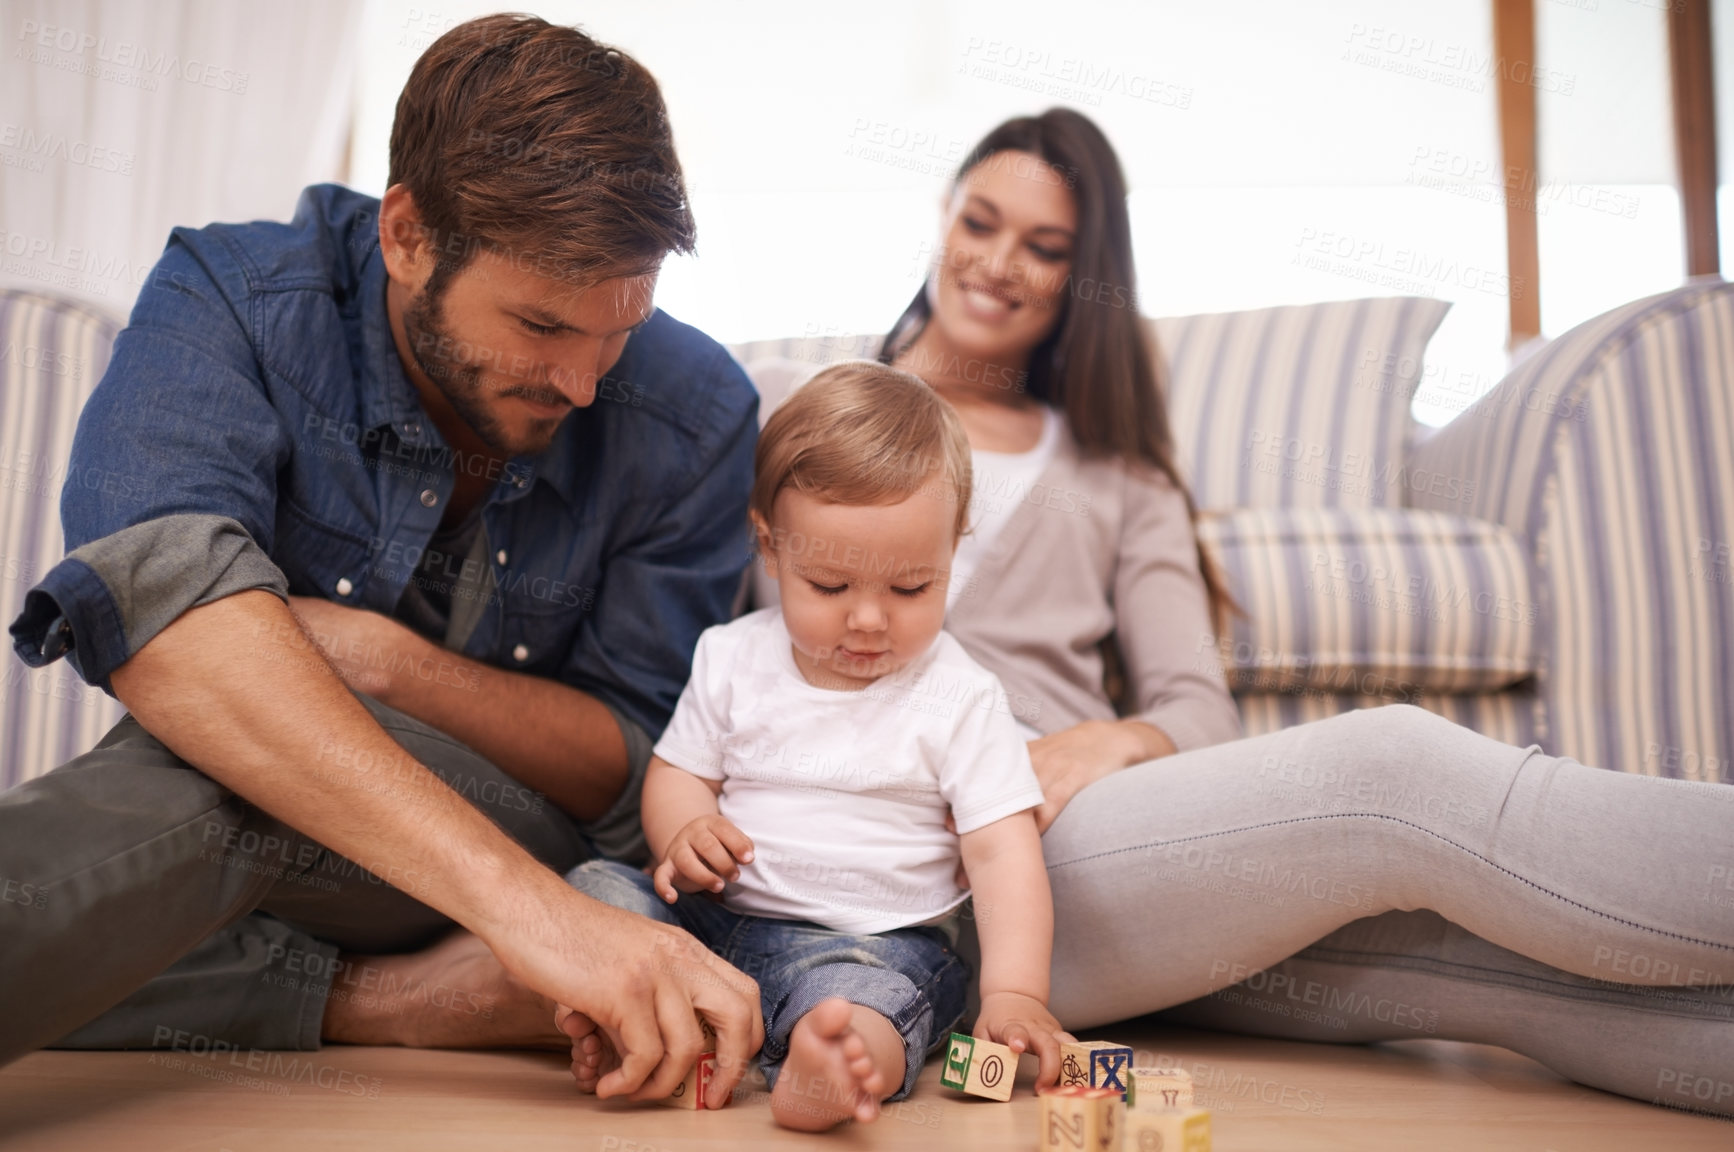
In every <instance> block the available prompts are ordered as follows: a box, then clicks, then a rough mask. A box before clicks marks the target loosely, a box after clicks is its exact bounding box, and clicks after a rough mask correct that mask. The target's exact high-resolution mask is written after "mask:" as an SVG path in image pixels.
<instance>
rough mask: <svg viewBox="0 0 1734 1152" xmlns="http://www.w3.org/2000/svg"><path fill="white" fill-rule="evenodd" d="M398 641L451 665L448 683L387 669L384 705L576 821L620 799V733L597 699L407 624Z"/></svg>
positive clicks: (622, 777)
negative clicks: (453, 647)
mask: <svg viewBox="0 0 1734 1152" xmlns="http://www.w3.org/2000/svg"><path fill="white" fill-rule="evenodd" d="M404 643H405V644H406V645H409V646H411V647H414V646H421V647H422V652H421V653H420V656H421V658H422V659H432V660H438V661H442V662H445V663H448V664H450V665H451V666H452V668H453V670H454V675H453V677H452V678H451V681H449V682H442V681H441V679H440V678H439V677H438V676H437V675H436V676H435V677H432V678H428V677H423V676H417V675H410V676H406V675H402V674H397V675H394V676H392V678H391V683H390V688H389V689H388V690H387V691H386V692H384V693H382V694H381V697H380V698H381V700H382V701H383V702H384V703H386V704H390V705H391V706H392V707H393V708H396V709H397V710H398V711H400V712H407V713H409V714H410V715H411V716H414V717H415V718H416V719H417V720H420V721H421V722H422V723H424V724H428V725H431V726H433V727H435V728H438V729H439V730H440V731H441V732H444V733H445V734H446V735H448V736H451V737H453V738H454V739H457V740H462V741H463V742H464V743H465V744H468V745H469V746H470V747H471V748H474V749H475V750H476V751H477V752H479V753H481V754H482V756H483V757H485V758H486V759H488V760H489V761H491V762H492V763H493V764H495V765H496V766H498V767H499V768H500V770H501V771H503V772H505V773H507V774H508V775H510V776H511V777H513V778H514V779H516V780H517V781H518V782H519V783H520V784H523V785H525V786H526V787H529V788H534V789H535V790H536V791H538V792H541V793H542V794H543V795H545V796H547V797H548V799H549V800H551V801H553V802H554V804H556V805H557V806H558V807H559V808H560V809H561V810H562V811H565V812H568V813H570V814H571V815H572V816H574V817H576V818H577V819H579V820H595V819H597V818H598V817H600V816H601V815H602V814H603V813H605V812H607V811H608V809H609V808H611V807H613V805H614V802H615V801H616V800H618V799H619V798H620V791H621V789H623V788H624V787H626V780H627V776H628V769H627V763H626V739H625V737H623V736H622V735H621V734H620V725H618V724H616V723H615V721H614V716H613V714H612V713H610V712H609V711H608V708H607V706H606V705H604V704H603V703H602V701H600V700H598V699H596V697H594V696H591V695H589V694H587V693H584V692H580V691H578V689H576V688H572V687H568V686H567V685H565V684H562V683H560V682H559V681H558V680H549V679H547V678H545V677H542V676H531V675H528V674H527V673H523V672H510V671H506V670H505V669H501V668H495V667H493V666H491V665H488V664H482V663H480V662H478V661H475V660H471V659H469V658H467V657H464V656H460V655H458V654H456V653H454V652H451V651H449V650H447V649H445V648H441V647H439V646H437V645H435V644H433V643H432V642H430V641H427V640H424V639H422V638H421V637H419V636H417V635H415V634H414V633H413V632H409V631H408V630H407V629H405V630H404ZM454 684H462V685H464V686H465V687H464V688H463V689H462V690H458V689H456V688H454ZM472 686H473V690H472Z"/></svg>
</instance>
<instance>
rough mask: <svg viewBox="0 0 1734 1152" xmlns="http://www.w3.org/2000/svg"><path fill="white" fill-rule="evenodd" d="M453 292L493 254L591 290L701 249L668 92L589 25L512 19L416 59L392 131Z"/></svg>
mask: <svg viewBox="0 0 1734 1152" xmlns="http://www.w3.org/2000/svg"><path fill="white" fill-rule="evenodd" d="M389 182H390V183H391V184H403V185H405V186H406V187H407V188H408V189H409V193H410V195H411V196H412V197H413V198H414V199H415V204H416V208H417V210H418V211H419V212H420V214H421V219H422V223H423V224H424V225H425V226H426V227H427V228H428V230H429V233H430V235H431V238H432V239H433V241H434V242H435V244H436V245H437V246H438V253H439V256H438V263H437V265H436V267H437V268H438V271H439V273H440V274H441V275H440V279H441V280H443V279H445V278H446V277H449V276H450V275H451V274H452V273H454V272H456V271H457V270H459V269H461V268H462V267H463V266H464V265H466V264H467V263H468V262H469V261H470V259H471V258H472V257H473V256H474V255H475V253H476V251H477V250H478V249H480V248H487V249H488V250H490V251H493V252H495V253H497V254H499V255H502V256H505V257H507V258H509V259H511V260H512V261H513V262H514V264H515V266H517V267H519V268H521V269H522V270H524V271H530V272H535V273H537V274H538V275H544V276H549V277H551V278H556V279H564V280H568V281H571V282H572V283H574V284H578V285H589V284H593V283H595V282H597V281H600V280H604V279H611V278H613V277H616V276H636V275H642V274H645V273H648V272H653V271H655V269H656V268H657V267H658V266H659V265H660V264H661V262H662V259H663V257H664V256H666V255H667V254H668V253H670V252H691V251H692V250H693V244H694V240H695V238H696V229H695V227H694V225H693V219H692V211H691V209H690V208H689V206H688V204H687V200H686V186H685V183H684V181H683V179H682V177H681V171H680V161H679V160H678V159H677V158H676V157H675V154H674V138H673V136H672V134H671V133H670V131H669V125H668V111H667V109H666V108H665V107H664V106H663V103H662V93H661V91H660V90H659V89H658V88H657V86H656V80H655V78H653V77H652V76H651V75H650V73H649V72H648V71H646V70H645V68H644V66H643V65H642V64H640V63H638V61H636V60H634V59H633V58H632V57H630V56H628V55H626V53H624V52H622V51H620V50H619V49H617V48H611V47H609V46H608V45H606V44H599V43H597V42H596V41H595V40H592V39H591V38H590V37H589V36H586V35H585V34H584V33H583V32H580V31H579V30H578V29H576V28H567V27H562V26H560V25H557V24H550V23H548V22H547V21H546V20H542V19H539V18H537V17H535V16H526V15H522V14H515V13H502V14H500V15H495V16H483V17H481V18H480V19H476V20H471V21H469V22H467V23H464V24H459V25H458V26H457V27H455V28H453V29H452V30H451V31H449V32H447V33H446V34H445V35H443V36H441V37H440V38H439V39H438V40H435V41H434V42H433V44H432V45H431V46H429V48H428V50H427V51H426V52H424V53H423V54H422V57H421V59H420V60H417V61H416V64H415V68H414V70H413V71H411V72H410V76H409V82H408V83H407V84H405V85H404V88H403V94H402V95H401V96H399V97H398V101H397V118H396V120H395V121H393V123H392V126H391V175H390V179H389Z"/></svg>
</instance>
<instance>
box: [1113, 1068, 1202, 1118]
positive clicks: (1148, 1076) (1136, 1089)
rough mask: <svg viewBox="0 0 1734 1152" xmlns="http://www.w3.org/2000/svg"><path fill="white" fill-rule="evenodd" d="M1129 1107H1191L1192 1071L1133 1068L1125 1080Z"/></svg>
mask: <svg viewBox="0 0 1734 1152" xmlns="http://www.w3.org/2000/svg"><path fill="white" fill-rule="evenodd" d="M1126 1107H1128V1108H1133V1109H1137V1110H1139V1111H1141V1112H1158V1111H1161V1110H1162V1109H1164V1108H1190V1107H1192V1073H1190V1072H1188V1071H1187V1070H1186V1069H1184V1068H1150V1067H1144V1068H1134V1069H1132V1073H1131V1076H1130V1077H1129V1078H1128V1079H1127V1081H1126Z"/></svg>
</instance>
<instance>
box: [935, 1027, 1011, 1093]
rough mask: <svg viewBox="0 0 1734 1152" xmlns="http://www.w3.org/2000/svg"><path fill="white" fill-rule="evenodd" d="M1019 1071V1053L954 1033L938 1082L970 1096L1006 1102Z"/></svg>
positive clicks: (947, 1046)
mask: <svg viewBox="0 0 1734 1152" xmlns="http://www.w3.org/2000/svg"><path fill="white" fill-rule="evenodd" d="M1017 1071H1018V1054H1017V1053H1016V1052H1013V1051H1012V1050H1011V1049H1010V1048H1007V1047H1006V1046H1005V1045H1004V1044H995V1043H994V1042H993V1041H991V1040H979V1039H977V1038H976V1037H974V1036H965V1035H963V1034H962V1033H961V1032H953V1033H952V1034H951V1039H950V1040H949V1041H947V1042H946V1045H945V1067H944V1068H943V1069H941V1070H940V1073H939V1082H940V1083H941V1084H943V1085H945V1086H946V1087H947V1088H955V1089H957V1090H958V1091H959V1092H968V1093H969V1094H970V1095H971V1096H985V1097H987V1098H988V1099H989V1100H1000V1101H1005V1100H1010V1099H1011V1094H1012V1081H1013V1080H1014V1079H1016V1077H1017Z"/></svg>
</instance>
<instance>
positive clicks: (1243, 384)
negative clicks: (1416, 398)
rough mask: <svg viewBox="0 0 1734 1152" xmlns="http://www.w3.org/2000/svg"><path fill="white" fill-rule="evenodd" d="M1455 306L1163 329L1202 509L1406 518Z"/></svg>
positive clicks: (1338, 309)
mask: <svg viewBox="0 0 1734 1152" xmlns="http://www.w3.org/2000/svg"><path fill="white" fill-rule="evenodd" d="M1450 307H1451V305H1450V304H1449V303H1447V302H1446V301H1443V300H1431V299H1425V298H1421V297H1413V296H1397V297H1384V298H1377V299H1369V300H1344V301H1338V302H1333V303H1327V304H1303V305H1294V306H1288V307H1282V308H1263V309H1258V310H1256V311H1248V312H1221V313H1212V314H1206V315H1200V316H1173V317H1163V318H1160V319H1157V320H1155V321H1153V322H1152V323H1153V324H1154V326H1155V332H1156V342H1157V347H1158V349H1159V352H1160V354H1161V356H1162V359H1163V363H1164V365H1165V369H1166V371H1165V376H1164V379H1165V380H1166V381H1167V384H1166V387H1167V394H1168V408H1169V419H1170V421H1171V422H1172V426H1173V432H1174V443H1175V447H1176V450H1177V451H1178V453H1179V455H1180V462H1181V467H1182V468H1183V470H1184V474H1185V475H1186V476H1187V477H1189V478H1190V480H1191V482H1192V491H1193V494H1194V496H1195V497H1196V498H1197V500H1198V503H1199V506H1200V507H1201V508H1243V507H1255V508H1319V507H1325V508H1394V507H1397V506H1399V505H1400V504H1402V502H1403V498H1402V493H1403V490H1402V479H1401V475H1400V472H1401V466H1402V462H1403V451H1404V447H1405V445H1406V444H1407V443H1408V438H1409V435H1410V431H1411V428H1412V421H1411V418H1410V415H1409V398H1410V396H1411V394H1412V393H1413V392H1414V390H1415V386H1416V384H1417V383H1418V382H1419V381H1420V379H1421V356H1422V353H1423V351H1424V350H1425V349H1426V347H1427V341H1428V339H1429V338H1431V337H1432V335H1433V332H1434V330H1435V329H1437V328H1438V327H1439V322H1440V321H1441V320H1443V319H1444V318H1445V313H1446V312H1447V311H1449V310H1450Z"/></svg>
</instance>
